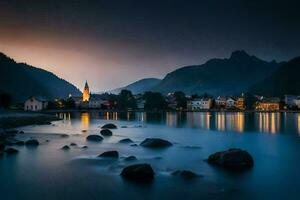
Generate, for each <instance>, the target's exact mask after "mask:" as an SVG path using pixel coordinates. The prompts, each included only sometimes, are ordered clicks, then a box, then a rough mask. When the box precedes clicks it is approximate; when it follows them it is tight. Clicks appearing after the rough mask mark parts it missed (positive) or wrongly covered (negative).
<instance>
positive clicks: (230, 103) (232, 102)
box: [226, 97, 236, 108]
mask: <svg viewBox="0 0 300 200" xmlns="http://www.w3.org/2000/svg"><path fill="white" fill-rule="evenodd" d="M235 102H236V99H234V98H233V97H229V98H228V99H227V100H226V108H235Z"/></svg>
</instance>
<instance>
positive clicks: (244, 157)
mask: <svg viewBox="0 0 300 200" xmlns="http://www.w3.org/2000/svg"><path fill="white" fill-rule="evenodd" d="M207 161H208V163H210V164H213V165H216V166H220V167H223V168H226V169H232V170H245V169H250V168H252V167H253V165H254V161H253V158H252V156H251V155H250V154H249V153H248V152H247V151H244V150H241V149H229V150H227V151H220V152H216V153H214V154H212V155H210V156H209V157H208V159H207Z"/></svg>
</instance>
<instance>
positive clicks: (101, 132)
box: [100, 129, 112, 136]
mask: <svg viewBox="0 0 300 200" xmlns="http://www.w3.org/2000/svg"><path fill="white" fill-rule="evenodd" d="M100 134H101V135H102V136H112V132H111V130H109V129H103V130H101V131H100Z"/></svg>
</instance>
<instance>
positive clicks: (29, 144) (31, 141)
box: [25, 139, 40, 146]
mask: <svg viewBox="0 0 300 200" xmlns="http://www.w3.org/2000/svg"><path fill="white" fill-rule="evenodd" d="M39 144H40V143H39V141H37V140H35V139H31V140H27V141H26V142H25V145H26V146H38V145H39Z"/></svg>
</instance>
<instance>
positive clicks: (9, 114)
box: [0, 110, 59, 129]
mask: <svg viewBox="0 0 300 200" xmlns="http://www.w3.org/2000/svg"><path fill="white" fill-rule="evenodd" d="M57 120H59V118H58V117H56V116H55V115H51V114H44V113H31V112H22V111H7V110H0V128H2V129H8V128H16V127H20V126H27V125H41V124H49V123H51V122H52V121H57Z"/></svg>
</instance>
